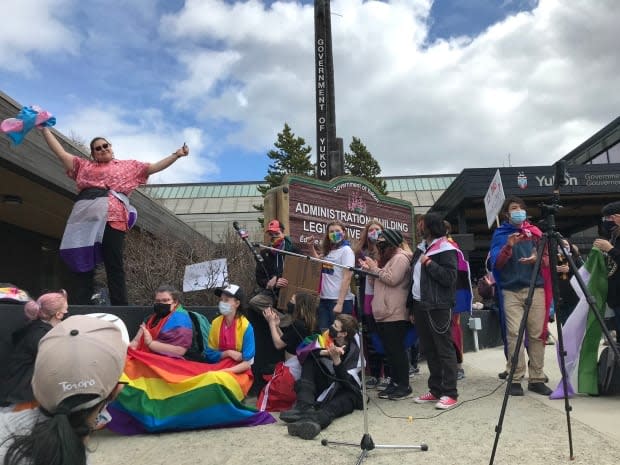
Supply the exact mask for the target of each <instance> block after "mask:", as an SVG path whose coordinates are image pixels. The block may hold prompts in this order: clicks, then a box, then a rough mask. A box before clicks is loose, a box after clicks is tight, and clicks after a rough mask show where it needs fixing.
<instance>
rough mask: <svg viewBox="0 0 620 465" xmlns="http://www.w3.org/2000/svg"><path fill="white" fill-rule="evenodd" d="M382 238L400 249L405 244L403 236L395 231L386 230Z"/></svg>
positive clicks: (382, 233) (382, 232)
mask: <svg viewBox="0 0 620 465" xmlns="http://www.w3.org/2000/svg"><path fill="white" fill-rule="evenodd" d="M381 236H383V237H384V238H385V242H387V243H388V244H390V245H391V246H394V247H399V246H400V244H402V243H403V235H402V234H401V233H400V232H398V231H396V230H394V229H384V230H383V231H381Z"/></svg>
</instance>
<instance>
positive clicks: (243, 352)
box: [205, 284, 256, 373]
mask: <svg viewBox="0 0 620 465" xmlns="http://www.w3.org/2000/svg"><path fill="white" fill-rule="evenodd" d="M215 295H216V296H218V297H219V298H220V301H219V303H218V310H219V312H220V316H218V317H217V318H215V319H214V320H213V323H212V324H211V330H210V331H209V340H208V347H207V348H206V349H205V355H206V358H207V361H208V362H209V363H217V362H220V361H221V360H222V359H225V358H229V359H231V360H233V361H235V362H236V364H235V365H234V366H232V367H229V368H225V369H224V371H230V372H232V373H244V372H246V371H249V370H250V369H251V367H252V363H254V355H255V352H256V350H255V345H254V328H253V327H252V325H251V324H250V322H249V321H248V319H247V318H246V317H245V315H244V313H245V312H244V310H243V306H242V303H243V291H242V290H241V288H240V287H239V286H237V285H236V284H230V285H228V287H226V288H224V289H216V290H215Z"/></svg>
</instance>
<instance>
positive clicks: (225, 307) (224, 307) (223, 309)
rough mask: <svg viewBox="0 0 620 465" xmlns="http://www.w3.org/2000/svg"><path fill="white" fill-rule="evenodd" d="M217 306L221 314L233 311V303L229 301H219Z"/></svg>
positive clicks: (224, 314) (228, 313)
mask: <svg viewBox="0 0 620 465" xmlns="http://www.w3.org/2000/svg"><path fill="white" fill-rule="evenodd" d="M217 308H218V310H219V311H220V315H223V316H226V315H230V314H231V313H232V305H230V304H229V303H228V302H222V301H220V302H218V304H217Z"/></svg>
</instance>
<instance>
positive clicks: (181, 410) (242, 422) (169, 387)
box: [108, 349, 276, 435]
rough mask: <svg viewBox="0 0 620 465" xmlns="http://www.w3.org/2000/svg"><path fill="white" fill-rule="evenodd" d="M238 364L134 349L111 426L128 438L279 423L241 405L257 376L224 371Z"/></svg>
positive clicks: (123, 379)
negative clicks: (204, 361) (195, 360)
mask: <svg viewBox="0 0 620 465" xmlns="http://www.w3.org/2000/svg"><path fill="white" fill-rule="evenodd" d="M234 364H235V362H233V361H232V360H230V359H225V360H223V361H221V362H219V363H216V364H208V363H200V362H191V361H188V360H184V359H177V358H171V357H166V356H163V355H159V354H155V353H147V352H143V351H138V350H133V349H129V350H128V353H127V363H126V365H125V371H124V373H123V378H122V379H121V382H123V381H124V382H127V383H128V385H126V386H125V388H124V389H123V390H122V391H121V393H120V395H119V396H118V398H117V399H116V401H114V402H113V403H112V404H111V405H110V406H109V407H108V409H109V411H110V414H111V415H112V421H111V422H110V423H109V424H108V428H110V429H111V430H112V431H114V432H116V433H119V434H124V435H132V434H141V433H158V432H163V431H182V430H192V429H201V428H214V427H232V426H255V425H265V424H269V423H274V422H275V421H276V420H275V419H274V418H273V417H272V416H271V415H270V414H269V413H267V412H259V411H257V410H256V409H255V408H253V407H249V406H246V405H244V404H243V403H242V402H241V401H242V400H243V398H244V397H245V396H246V394H247V393H248V391H249V389H250V387H251V386H252V375H251V372H250V371H249V370H248V371H247V372H245V373H240V374H233V373H229V372H224V371H220V370H222V369H224V368H227V367H231V366H233V365H234Z"/></svg>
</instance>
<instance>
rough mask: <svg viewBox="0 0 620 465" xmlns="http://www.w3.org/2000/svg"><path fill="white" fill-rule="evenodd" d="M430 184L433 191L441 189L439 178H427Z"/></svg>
mask: <svg viewBox="0 0 620 465" xmlns="http://www.w3.org/2000/svg"><path fill="white" fill-rule="evenodd" d="M427 179H428V182H429V184H430V185H431V189H435V190H436V189H441V187H439V183H438V182H437V178H427Z"/></svg>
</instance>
